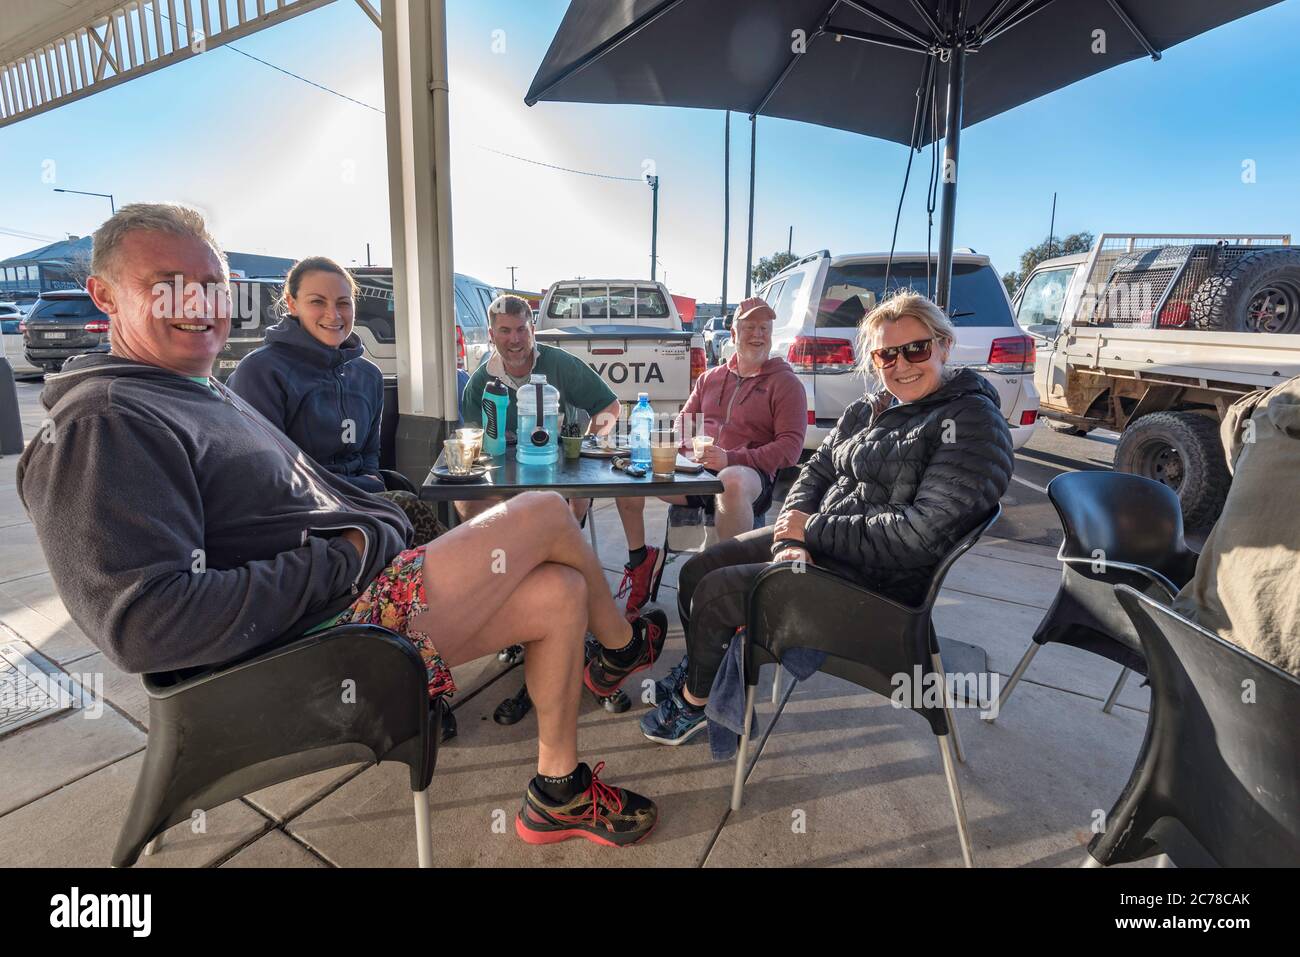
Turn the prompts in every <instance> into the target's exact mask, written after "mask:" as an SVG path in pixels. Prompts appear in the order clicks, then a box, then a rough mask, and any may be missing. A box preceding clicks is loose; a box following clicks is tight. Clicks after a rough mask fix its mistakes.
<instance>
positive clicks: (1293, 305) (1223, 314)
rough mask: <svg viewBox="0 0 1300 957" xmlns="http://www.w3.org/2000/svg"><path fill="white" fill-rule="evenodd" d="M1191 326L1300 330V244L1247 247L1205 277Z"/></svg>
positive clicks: (1195, 300) (1196, 297)
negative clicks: (1296, 246)
mask: <svg viewBox="0 0 1300 957" xmlns="http://www.w3.org/2000/svg"><path fill="white" fill-rule="evenodd" d="M1188 325H1189V327H1190V328H1193V329H1202V330H1217V331H1222V332H1282V333H1300V249H1261V250H1258V251H1257V252H1251V253H1246V255H1244V256H1242V257H1241V258H1240V259H1238V260H1237V261H1236V262H1233V263H1230V264H1228V265H1226V266H1225V267H1224V268H1223V269H1221V270H1220V271H1219V273H1218V274H1217V275H1214V276H1211V277H1210V278H1209V279H1206V280H1205V281H1204V282H1202V283H1201V285H1200V287H1199V288H1198V289H1197V290H1196V294H1195V295H1194V296H1193V297H1192V302H1191V316H1190V319H1189V322H1188Z"/></svg>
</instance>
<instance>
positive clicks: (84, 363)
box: [41, 352, 203, 410]
mask: <svg viewBox="0 0 1300 957" xmlns="http://www.w3.org/2000/svg"><path fill="white" fill-rule="evenodd" d="M92 376H102V377H107V378H114V379H116V378H122V377H126V376H131V377H136V378H141V379H156V380H159V381H161V382H167V383H170V384H172V385H178V384H179V385H186V386H192V387H194V388H196V389H202V388H203V386H201V385H199V384H198V383H196V382H193V381H192V380H191V379H189V377H187V376H183V375H181V374H180V373H179V372H172V371H171V370H170V369H163V368H160V367H158V366H151V365H149V364H147V363H144V362H136V361H135V360H134V359H123V358H122V357H121V356H115V355H112V354H110V353H107V352H89V353H84V354H82V355H79V356H73V357H72V358H70V359H68V360H67V361H66V362H65V363H64V364H63V371H61V372H56V373H51V374H49V375H46V377H45V387H44V388H43V389H41V405H43V406H45V408H46V409H47V410H48V409H52V408H54V406H55V405H56V404H57V403H58V401H59V400H60V399H62V398H63V397H64V396H65V395H67V393H68V392H69V391H70V390H71V389H72V388H73V387H74V386H76V385H78V384H80V383H82V382H84V381H86V380H87V379H88V378H90V377H92Z"/></svg>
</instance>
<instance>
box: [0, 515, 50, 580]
mask: <svg viewBox="0 0 1300 957" xmlns="http://www.w3.org/2000/svg"><path fill="white" fill-rule="evenodd" d="M48 569H49V566H48V565H46V563H45V554H44V553H43V552H42V551H41V546H40V543H39V542H38V541H37V540H36V529H35V527H33V526H32V525H31V523H27V524H24V525H14V526H11V527H9V528H6V529H5V530H4V535H0V582H5V581H10V580H11V579H14V578H23V577H25V576H27V575H35V574H36V573H37V572H43V571H47V570H48Z"/></svg>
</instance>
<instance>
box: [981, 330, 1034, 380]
mask: <svg viewBox="0 0 1300 957" xmlns="http://www.w3.org/2000/svg"><path fill="white" fill-rule="evenodd" d="M989 370H990V371H991V372H1002V373H1016V372H1033V371H1034V340H1033V337H1032V336H1008V337H1007V338H1005V339H994V340H993V345H992V346H990V347H989Z"/></svg>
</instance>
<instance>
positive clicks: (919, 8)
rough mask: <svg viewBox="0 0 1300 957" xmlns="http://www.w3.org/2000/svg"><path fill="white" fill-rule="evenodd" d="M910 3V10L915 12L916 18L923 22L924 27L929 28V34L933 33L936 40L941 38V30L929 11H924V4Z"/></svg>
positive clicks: (919, 2) (919, 1)
mask: <svg viewBox="0 0 1300 957" xmlns="http://www.w3.org/2000/svg"><path fill="white" fill-rule="evenodd" d="M911 3H912V9H913V10H915V11H916V15H917V16H918V17H920V18H921V19H922V20H924V21H925V25H926V26H927V27H929V28H930V32H931V33H933V34H934V35H935V37H936V38H938V37H941V36H943V28H942V27H940V26H939V21H937V20H936V19H935V18H934V17H933V16H932V15H931V14H930V11H929V10H927V9H926V7H925V4H923V3H922V2H921V0H911Z"/></svg>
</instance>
